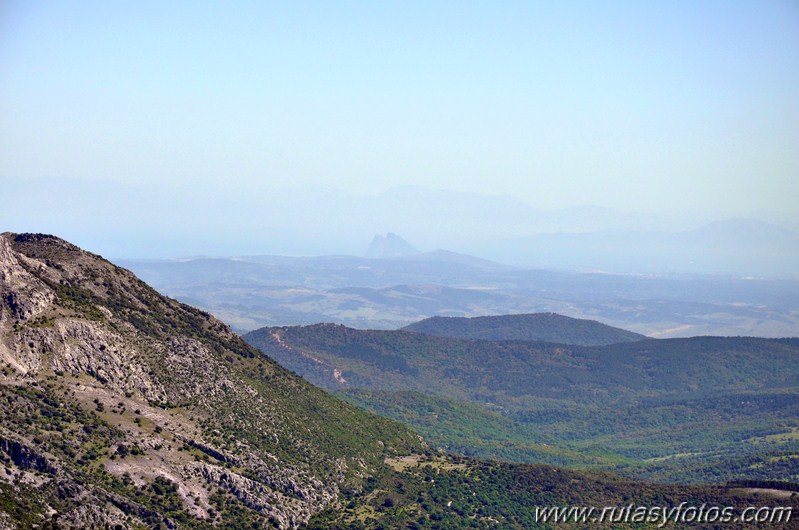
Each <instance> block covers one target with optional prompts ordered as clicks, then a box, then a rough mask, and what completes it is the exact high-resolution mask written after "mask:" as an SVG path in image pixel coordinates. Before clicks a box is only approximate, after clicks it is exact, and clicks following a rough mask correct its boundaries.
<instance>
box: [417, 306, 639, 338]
mask: <svg viewBox="0 0 799 530" xmlns="http://www.w3.org/2000/svg"><path fill="white" fill-rule="evenodd" d="M402 329H403V330H405V331H416V332H418V333H424V334H426V335H436V336H439V337H453V338H460V339H481V340H492V341H502V340H520V341H539V342H559V343H562V344H576V345H580V346H602V345H606V344H616V343H619V342H633V341H636V340H642V339H645V338H646V336H644V335H641V334H639V333H633V332H632V331H626V330H623V329H620V328H614V327H612V326H607V325H605V324H601V323H599V322H597V321H595V320H585V319H578V318H570V317H566V316H563V315H558V314H556V313H535V314H528V315H499V316H484V317H472V318H464V317H430V318H426V319H424V320H422V321H420V322H415V323H413V324H411V325H409V326H405V327H404V328H402Z"/></svg>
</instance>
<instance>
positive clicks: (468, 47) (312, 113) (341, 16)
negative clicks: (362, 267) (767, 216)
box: [0, 0, 799, 215]
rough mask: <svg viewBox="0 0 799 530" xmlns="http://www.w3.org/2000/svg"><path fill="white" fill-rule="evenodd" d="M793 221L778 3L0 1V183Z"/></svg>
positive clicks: (781, 6) (796, 131) (797, 78)
mask: <svg viewBox="0 0 799 530" xmlns="http://www.w3.org/2000/svg"><path fill="white" fill-rule="evenodd" d="M37 177H72V178H75V177H78V178H89V179H98V180H113V181H118V182H123V183H128V184H137V185H138V184H142V183H151V184H152V185H153V186H158V185H159V183H169V184H170V185H171V186H178V187H180V186H184V185H185V186H189V185H204V184H208V183H212V182H215V183H223V184H226V185H227V184H229V185H230V186H233V187H239V188H253V189H261V190H263V189H280V188H289V187H292V186H295V185H296V186H306V187H321V186H330V187H336V188H341V189H343V190H346V191H350V192H364V193H379V192H381V191H383V190H385V189H388V188H391V187H394V186H398V185H404V184H411V185H424V186H427V187H431V188H447V189H459V190H464V191H472V192H480V193H491V194H512V195H515V196H517V197H519V198H521V199H523V200H524V201H526V202H528V203H529V204H531V205H533V206H540V207H553V208H555V207H565V206H571V205H579V204H596V205H600V206H606V207H613V208H619V209H623V210H629V211H655V212H668V211H672V210H702V209H709V210H713V211H720V212H748V211H755V210H761V209H771V210H777V211H782V212H785V213H789V214H792V215H799V200H797V199H799V3H797V2H796V1H795V0H785V1H782V2H780V1H763V0H758V1H750V2H736V1H729V0H724V1H718V2H712V1H696V0H691V1H687V2H679V1H676V2H675V1H667V2H640V1H631V2H621V1H600V2H596V1H585V2H531V1H523V2H495V1H490V2H488V1H487V2H471V1H464V2H443V1H442V2H430V1H423V2H422V1H420V2H411V1H403V2H347V1H335V2H334V1H330V2H288V1H287V2H213V3H212V2H197V1H191V2H176V1H169V2H164V1H158V2H146V1H145V2H141V1H136V2H108V1H98V2H90V1H77V2H48V1H28V0H21V1H16V0H4V1H3V2H2V3H0V179H2V178H6V179H12V178H14V179H17V178H26V179H27V178H37Z"/></svg>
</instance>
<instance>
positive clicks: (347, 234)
mask: <svg viewBox="0 0 799 530" xmlns="http://www.w3.org/2000/svg"><path fill="white" fill-rule="evenodd" d="M32 188H35V189H37V190H39V192H38V195H37V206H38V207H37V208H35V209H33V208H30V206H29V200H30V198H29V190H30V189H32ZM3 192H4V198H5V206H4V208H3V212H2V214H3V215H4V221H5V222H6V225H7V226H9V228H12V229H13V228H14V227H15V226H18V227H19V228H20V229H23V228H25V229H30V227H36V228H37V229H40V230H42V231H44V230H48V229H49V230H52V229H53V227H58V228H59V229H60V230H63V231H65V232H66V233H67V234H68V235H71V236H72V237H73V239H77V240H78V241H79V242H81V243H83V244H84V245H90V246H91V247H92V248H95V249H98V251H100V252H101V253H103V254H105V255H106V256H114V257H139V258H164V257H184V256H196V255H208V254H212V255H215V256H235V255H258V254H271V255H294V256H298V255H299V256H308V255H341V254H347V255H362V254H363V251H364V246H365V245H366V243H367V242H368V241H369V240H370V239H371V238H372V237H373V236H374V234H375V232H378V233H381V234H384V233H387V232H391V233H393V234H399V235H400V236H401V237H402V238H404V239H405V240H406V241H409V242H410V243H411V244H412V245H413V247H415V248H418V249H419V250H421V251H427V250H433V249H442V248H443V249H448V250H451V251H455V252H458V253H461V254H468V255H472V256H478V257H481V258H484V259H489V260H493V261H496V262H502V263H508V264H512V265H518V266H522V267H526V268H531V267H532V268H548V269H556V270H578V271H590V270H601V271H605V272H623V273H630V272H632V273H702V274H714V273H725V274H726V273H730V274H736V275H745V276H753V277H763V276H768V277H775V276H780V277H785V276H794V277H795V275H796V271H797V270H799V250H797V248H799V245H797V244H796V241H797V236H796V227H797V226H799V225H797V223H796V219H780V218H777V217H773V218H769V217H765V219H764V220H767V221H768V222H764V220H757V219H760V218H759V217H757V218H756V219H749V220H745V219H737V220H735V219H733V220H727V221H725V220H724V218H721V219H720V218H718V217H713V216H708V215H705V214H702V216H696V217H694V218H678V217H676V216H664V215H654V214H646V213H636V212H620V211H616V210H612V209H608V208H601V207H597V206H581V207H572V208H565V209H544V208H537V207H533V206H531V205H529V204H526V203H525V202H524V201H521V200H519V199H518V198H515V197H512V196H507V195H502V196H495V195H481V194H476V193H464V192H456V191H452V190H432V189H425V188H421V187H413V186H408V187H400V188H394V189H390V190H386V191H385V192H382V193H379V194H374V195H354V194H349V193H345V192H342V191H340V190H334V189H321V190H320V189H297V190H283V191H275V190H236V189H232V188H229V187H224V186H220V187H219V188H217V189H206V188H202V189H199V188H198V189H195V190H191V191H186V190H179V189H171V188H169V187H168V186H158V187H153V186H133V185H126V184H121V183H113V182H108V181H103V182H96V181H92V180H88V179H87V180H81V179H37V180H26V179H11V178H9V179H5V180H4V187H3ZM123 197H124V198H125V200H122V199H121V198H123ZM88 201H91V203H92V205H93V207H92V209H91V211H88V210H81V209H77V208H74V209H71V210H70V208H68V207H65V206H64V205H72V204H84V203H86V202H88ZM130 204H148V205H151V207H150V208H148V209H147V211H143V210H141V209H134V208H132V207H130V206H129V205H130ZM266 205H268V207H266ZM198 211H200V212H203V215H202V216H197V215H196V212H198ZM230 212H246V215H244V216H238V215H236V216H233V215H230ZM342 212H346V215H342ZM98 218H102V219H105V220H106V222H104V223H97V222H96V220H97V219H98ZM234 219H235V221H233V220H234ZM716 221H719V222H720V224H714V223H715V222H716ZM791 227H793V228H791Z"/></svg>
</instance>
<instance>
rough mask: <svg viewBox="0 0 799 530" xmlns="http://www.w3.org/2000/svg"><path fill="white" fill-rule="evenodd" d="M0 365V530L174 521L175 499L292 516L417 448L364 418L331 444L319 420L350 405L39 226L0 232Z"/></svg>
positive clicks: (279, 521)
mask: <svg viewBox="0 0 799 530" xmlns="http://www.w3.org/2000/svg"><path fill="white" fill-rule="evenodd" d="M0 369H1V371H0V463H1V464H2V466H3V467H2V468H0V488H3V489H2V491H0V495H9V496H12V497H14V496H19V498H20V499H21V498H23V497H24V496H28V498H29V499H30V503H31V508H30V510H29V512H30V513H22V512H20V513H3V511H2V509H0V525H3V526H4V527H8V528H17V527H18V528H23V527H25V526H26V525H27V524H29V523H30V521H32V520H33V521H38V522H37V523H36V524H44V523H47V522H54V521H57V522H58V525H59V526H60V527H64V528H104V527H111V528H113V527H120V528H130V527H133V526H135V525H144V526H155V525H157V524H162V525H165V526H166V527H179V526H180V524H179V522H176V520H175V519H174V517H172V516H168V515H167V513H175V510H178V511H181V510H182V513H185V514H186V516H188V517H193V518H197V519H201V520H205V521H207V522H208V523H212V524H215V525H216V524H219V525H223V526H224V525H234V526H235V525H236V524H239V523H241V521H239V520H231V519H226V517H228V518H229V517H233V515H231V513H238V514H239V515H236V517H243V516H242V515H241V513H246V514H247V515H246V518H247V521H250V522H251V523H252V522H255V523H258V524H262V525H264V526H268V525H272V526H276V527H278V528H296V527H298V526H299V525H301V524H302V523H304V522H306V521H307V520H308V519H309V518H310V517H311V516H313V515H314V514H315V513H318V512H319V511H321V510H324V509H326V508H329V507H334V506H337V505H338V504H339V493H340V490H341V488H342V487H347V488H348V489H352V488H355V489H357V488H359V487H360V484H361V483H362V482H363V481H364V480H365V479H366V478H367V477H368V476H369V475H370V473H373V472H374V471H375V470H376V469H377V468H378V467H379V466H380V465H382V460H383V458H384V453H386V449H385V447H387V446H388V445H391V446H392V447H395V448H396V447H403V444H410V445H416V444H418V440H417V439H416V438H415V437H414V436H413V435H412V434H411V433H409V432H407V431H404V430H399V431H396V432H393V431H390V429H389V427H388V426H387V425H385V424H384V423H385V422H384V421H383V420H377V419H374V420H370V421H376V422H378V423H377V424H375V425H374V426H373V425H371V424H369V425H366V426H362V425H360V424H353V425H352V426H351V429H350V430H353V431H358V429H361V430H362V431H363V433H362V434H361V435H359V436H355V437H353V438H352V439H351V440H350V439H348V440H349V441H336V442H334V444H330V443H329V435H328V433H327V431H328V425H329V423H328V422H335V423H338V424H340V423H342V422H348V421H355V420H354V418H356V417H357V418H358V421H361V422H363V415H357V414H356V413H355V411H353V410H352V409H350V408H349V407H347V406H345V405H343V404H341V403H338V402H335V401H334V400H333V399H332V398H330V397H329V396H326V395H324V394H323V393H321V392H320V391H319V390H317V389H315V388H313V387H311V386H310V385H308V384H307V383H305V382H304V381H301V380H300V379H298V378H297V377H295V376H293V375H292V374H289V373H287V372H285V371H284V370H283V369H282V368H280V367H279V366H277V365H276V364H274V362H272V361H271V360H270V359H268V358H266V357H264V356H263V355H262V354H261V353H260V352H258V351H257V350H254V349H252V348H251V347H249V346H247V345H246V344H245V343H244V342H243V341H242V340H241V339H240V338H239V337H237V336H236V335H235V334H234V333H233V332H232V331H230V329H229V328H227V327H226V326H225V325H223V324H222V323H221V322H219V321H218V320H216V319H214V318H213V317H212V316H210V315H208V314H206V313H204V312H202V311H199V310H197V309H194V308H191V307H189V306H185V305H183V304H180V303H178V302H176V301H174V300H171V299H168V298H165V297H163V296H161V295H159V294H158V293H157V292H155V291H154V290H153V289H151V288H149V287H148V286H147V285H145V284H143V283H142V282H140V281H139V280H138V279H136V277H135V276H134V275H133V274H131V273H130V272H129V271H126V270H124V269H121V268H119V267H116V266H114V265H113V264H111V263H109V262H107V261H105V260H103V259H102V258H101V257H99V256H96V255H93V254H90V253H87V252H84V251H82V250H80V249H79V248H77V247H75V246H74V245H71V244H69V243H67V242H65V241H63V240H61V239H58V238H56V237H53V236H48V235H42V234H21V235H17V234H11V233H4V234H0ZM380 422H383V423H380ZM367 423H368V422H367ZM391 428H392V429H395V430H396V427H395V426H393V425H392V426H391ZM345 430H346V429H345ZM389 431H390V432H391V434H390V435H391V436H394V437H395V439H394V440H393V441H391V442H390V443H388V444H387V443H384V441H383V440H381V439H377V438H375V437H376V436H377V435H376V434H374V433H376V432H382V433H384V434H382V435H381V437H383V436H384V435H385V433H386V432H389ZM353 440H354V441H353ZM347 444H351V445H352V446H351V447H350V446H348V445H347ZM328 445H330V447H333V448H334V449H332V453H328V452H327V451H329V450H331V449H329V448H328ZM233 505H239V506H240V507H241V508H240V509H236V510H232V509H230V508H231V507H232V506H233ZM242 510H243V512H242ZM37 517H38V519H36V518H37ZM26 518H27V519H26ZM31 518H32V519H31Z"/></svg>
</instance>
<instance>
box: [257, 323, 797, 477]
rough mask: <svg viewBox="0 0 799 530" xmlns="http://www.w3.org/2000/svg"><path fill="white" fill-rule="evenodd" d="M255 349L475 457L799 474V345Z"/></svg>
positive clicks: (277, 341)
mask: <svg viewBox="0 0 799 530" xmlns="http://www.w3.org/2000/svg"><path fill="white" fill-rule="evenodd" d="M245 340H247V341H248V342H249V343H250V344H252V345H254V346H256V347H257V348H259V349H261V350H262V351H264V352H266V353H267V354H268V355H270V356H272V357H273V358H275V359H276V360H277V361H278V362H280V363H281V364H282V365H284V366H286V367H287V368H289V369H290V370H293V371H296V372H297V373H299V374H301V375H302V376H303V377H306V378H307V379H308V380H309V381H311V382H313V383H314V384H317V385H319V386H322V387H323V388H327V389H329V390H331V391H334V392H338V393H339V395H341V396H343V397H344V398H346V399H348V400H350V401H351V402H353V403H356V404H358V405H359V406H361V407H363V408H365V409H367V410H370V411H373V412H378V413H381V414H385V415H386V416H388V417H392V418H395V419H399V420H401V421H404V422H407V423H409V424H410V425H412V426H413V427H414V428H416V429H418V430H419V431H420V432H421V433H422V434H423V435H424V436H425V437H426V438H427V439H428V441H430V443H432V444H433V445H437V446H440V447H443V448H445V449H447V450H451V451H458V452H460V453H462V454H466V455H473V456H481V457H492V458H503V459H508V460H517V461H523V462H549V463H558V464H569V465H577V466H593V467H596V466H599V467H605V468H608V469H615V470H618V471H622V472H624V473H627V474H630V475H631V476H638V477H644V476H645V477H647V478H651V479H657V480H666V481H675V482H680V481H692V482H703V481H714V482H717V481H726V480H734V479H741V478H758V479H780V480H783V479H784V480H797V479H799V465H797V464H799V458H797V455H799V438H798V437H797V436H796V433H797V432H798V430H799V393H797V389H799V369H798V368H797V366H799V362H798V361H799V339H759V338H752V337H726V338H725V337H695V338H689V339H660V340H656V339H647V340H639V341H635V342H625V343H619V344H612V345H603V346H590V347H589V346H577V345H568V344H554V343H543V342H524V341H485V340H473V339H456V338H449V337H435V336H429V335H424V334H421V333H415V332H409V331H374V330H372V331H369V330H355V329H351V328H347V327H344V326H339V325H332V324H319V325H314V326H295V327H282V328H264V329H261V330H258V331H255V332H251V333H249V334H247V335H245ZM439 420H440V421H439Z"/></svg>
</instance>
